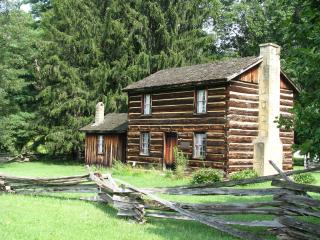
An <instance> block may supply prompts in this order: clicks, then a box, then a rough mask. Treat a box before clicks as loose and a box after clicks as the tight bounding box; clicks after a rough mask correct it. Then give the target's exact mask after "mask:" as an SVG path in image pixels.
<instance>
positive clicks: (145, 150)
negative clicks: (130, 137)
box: [140, 133, 150, 154]
mask: <svg viewBox="0 0 320 240" xmlns="http://www.w3.org/2000/svg"><path fill="white" fill-rule="evenodd" d="M149 138H150V134H149V133H141V143H140V153H141V154H149Z"/></svg>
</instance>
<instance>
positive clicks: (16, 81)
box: [0, 1, 39, 153]
mask: <svg viewBox="0 0 320 240" xmlns="http://www.w3.org/2000/svg"><path fill="white" fill-rule="evenodd" d="M3 3H5V2H3ZM33 24H34V21H33V19H32V18H31V16H30V15H29V14H26V13H23V12H21V11H20V10H19V4H18V2H15V1H9V2H8V4H3V5H1V10H0V133H1V134H0V151H8V152H11V153H18V152H21V151H22V150H23V148H24V147H25V146H26V144H27V143H28V142H29V141H30V140H32V138H33V136H34V132H33V131H32V129H33V128H32V121H33V119H34V111H35V108H36V107H35V102H34V95H35V94H36V92H37V91H36V86H35V82H34V81H35V76H34V67H35V66H34V61H35V59H36V49H37V47H36V42H37V39H38V38H39V34H38V32H37V31H36V30H35V29H34V26H33Z"/></svg>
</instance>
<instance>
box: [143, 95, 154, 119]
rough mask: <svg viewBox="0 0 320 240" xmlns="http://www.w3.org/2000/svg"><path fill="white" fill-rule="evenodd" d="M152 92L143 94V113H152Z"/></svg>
mask: <svg viewBox="0 0 320 240" xmlns="http://www.w3.org/2000/svg"><path fill="white" fill-rule="evenodd" d="M151 107H152V106H151V94H144V95H143V115H151Z"/></svg>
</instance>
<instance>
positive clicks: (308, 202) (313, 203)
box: [274, 194, 320, 208]
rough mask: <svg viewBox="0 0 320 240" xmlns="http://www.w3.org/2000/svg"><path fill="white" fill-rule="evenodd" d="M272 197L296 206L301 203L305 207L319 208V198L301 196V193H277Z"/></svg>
mask: <svg viewBox="0 0 320 240" xmlns="http://www.w3.org/2000/svg"><path fill="white" fill-rule="evenodd" d="M274 199H276V200H277V201H285V202H288V203H292V204H295V205H297V206H299V205H303V206H306V207H312V208H320V200H316V199H313V198H311V197H307V196H302V195H296V194H291V195H277V196H274Z"/></svg>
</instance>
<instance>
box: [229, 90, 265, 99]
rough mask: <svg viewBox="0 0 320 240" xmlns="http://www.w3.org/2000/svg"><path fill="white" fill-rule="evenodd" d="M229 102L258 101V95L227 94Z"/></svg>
mask: <svg viewBox="0 0 320 240" xmlns="http://www.w3.org/2000/svg"><path fill="white" fill-rule="evenodd" d="M229 98H230V100H248V101H259V96H258V95H252V94H239V93H234V92H230V93H229Z"/></svg>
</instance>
